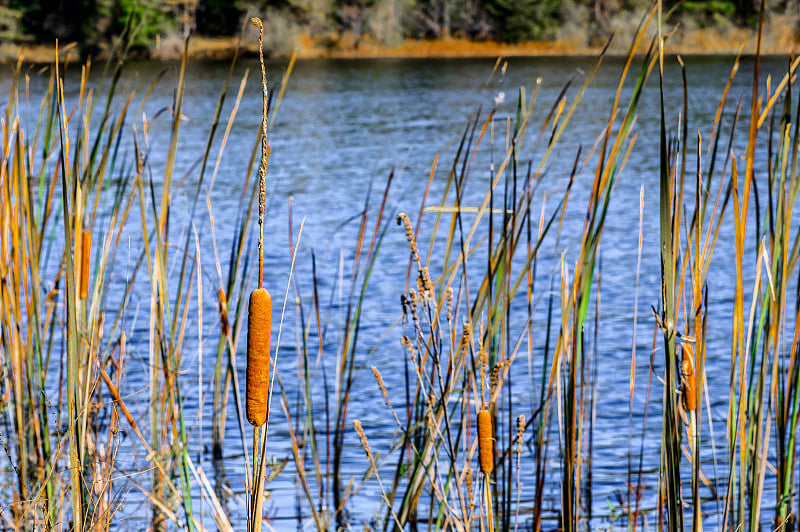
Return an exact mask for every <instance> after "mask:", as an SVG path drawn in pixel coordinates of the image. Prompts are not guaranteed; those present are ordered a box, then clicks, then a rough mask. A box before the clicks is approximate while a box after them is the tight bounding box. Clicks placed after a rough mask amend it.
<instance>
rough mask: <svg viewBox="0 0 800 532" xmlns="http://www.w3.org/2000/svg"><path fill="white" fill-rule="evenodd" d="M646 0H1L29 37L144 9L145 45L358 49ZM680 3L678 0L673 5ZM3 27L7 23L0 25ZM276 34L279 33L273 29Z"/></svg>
mask: <svg viewBox="0 0 800 532" xmlns="http://www.w3.org/2000/svg"><path fill="white" fill-rule="evenodd" d="M641 3H642V2H641V1H638V0H167V1H164V2H156V1H153V0H0V7H9V8H11V9H12V10H16V11H17V12H19V13H21V20H22V24H21V27H20V28H19V30H18V31H19V36H18V37H19V38H20V40H22V39H24V40H34V41H35V42H43V43H49V42H52V41H53V40H54V39H56V38H57V39H59V40H61V41H67V42H69V41H78V42H80V43H81V45H82V46H83V47H88V48H90V49H91V48H93V47H97V46H103V45H107V44H108V43H109V42H110V39H111V37H112V36H113V35H116V34H118V33H119V31H120V30H121V29H122V28H123V27H124V24H125V21H126V19H127V17H128V15H129V14H130V13H131V12H132V11H134V8H136V15H135V17H134V21H133V22H134V27H137V26H138V32H137V37H136V40H135V43H134V44H135V45H137V46H141V47H145V46H152V42H153V40H154V38H155V36H156V35H161V36H162V37H168V36H178V35H180V34H181V33H184V32H186V31H194V32H196V33H199V34H201V35H209V36H231V35H236V34H237V32H238V31H239V28H240V27H241V25H242V22H243V21H244V20H246V18H247V17H248V16H250V15H259V16H261V17H262V18H264V19H265V22H266V23H267V25H268V27H270V26H272V27H274V29H275V32H278V30H280V33H283V34H285V35H287V36H292V37H293V36H296V35H297V34H299V33H303V34H305V35H308V36H309V37H311V38H314V39H316V40H318V41H320V40H321V41H323V42H329V43H330V44H336V43H339V42H340V40H341V39H342V37H343V36H345V35H346V36H348V38H349V39H350V41H348V42H351V43H352V45H353V46H358V45H359V43H360V42H362V40H363V39H365V38H369V39H372V40H373V41H376V42H382V43H384V44H397V43H398V42H400V41H401V40H402V39H405V38H448V37H460V38H467V39H477V40H481V39H496V40H502V41H511V42H515V41H522V40H527V39H547V38H552V37H556V36H558V35H559V33H558V32H559V29H561V28H563V27H565V26H569V27H573V28H575V27H577V28H580V31H581V32H583V33H585V34H586V35H585V37H586V38H588V39H590V40H591V39H594V38H597V37H605V36H607V34H609V33H610V32H611V31H612V30H613V28H612V27H611V25H610V24H609V19H610V18H611V17H614V16H615V15H617V14H620V15H624V14H625V13H628V14H630V13H636V12H639V11H641V10H642V9H644V8H645V7H646V6H642V5H640V4H641ZM670 3H672V4H677V3H678V2H676V1H674V0H673V1H672V2H668V3H667V5H666V7H670V6H669V4H670ZM770 4H774V5H772V6H771V7H772V9H773V10H774V11H775V12H778V13H790V12H796V11H797V10H798V0H773V1H772V2H770ZM754 14H755V4H754V3H753V2H752V1H750V0H692V1H691V2H684V3H683V4H681V5H680V7H679V8H678V15H679V16H683V17H685V18H687V20H689V19H690V23H691V24H697V25H701V26H706V25H714V26H723V27H724V26H731V25H737V26H743V25H746V26H753V25H754V24H755V16H754ZM0 23H2V21H0ZM267 38H270V34H269V32H267Z"/></svg>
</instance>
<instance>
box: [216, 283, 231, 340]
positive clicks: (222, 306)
mask: <svg viewBox="0 0 800 532" xmlns="http://www.w3.org/2000/svg"><path fill="white" fill-rule="evenodd" d="M217 299H218V300H219V321H220V323H221V325H222V336H225V337H227V336H228V335H229V334H230V332H231V328H230V324H229V323H228V300H227V298H226V297H225V291H224V290H223V289H222V288H221V287H220V289H219V290H217Z"/></svg>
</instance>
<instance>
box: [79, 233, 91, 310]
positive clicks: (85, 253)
mask: <svg viewBox="0 0 800 532" xmlns="http://www.w3.org/2000/svg"><path fill="white" fill-rule="evenodd" d="M91 254H92V233H91V231H89V230H86V229H84V230H83V231H81V299H86V298H87V297H89V258H90V256H91Z"/></svg>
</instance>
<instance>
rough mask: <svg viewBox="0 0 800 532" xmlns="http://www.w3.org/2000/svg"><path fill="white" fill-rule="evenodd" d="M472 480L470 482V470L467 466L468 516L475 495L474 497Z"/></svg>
mask: <svg viewBox="0 0 800 532" xmlns="http://www.w3.org/2000/svg"><path fill="white" fill-rule="evenodd" d="M474 489H475V487H474V486H473V480H472V468H471V467H469V466H467V499H469V514H470V515H472V507H473V506H474V505H475V495H474Z"/></svg>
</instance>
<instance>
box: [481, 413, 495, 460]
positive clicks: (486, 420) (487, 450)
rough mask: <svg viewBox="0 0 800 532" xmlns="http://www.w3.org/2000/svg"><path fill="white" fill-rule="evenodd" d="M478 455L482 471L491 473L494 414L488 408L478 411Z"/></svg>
mask: <svg viewBox="0 0 800 532" xmlns="http://www.w3.org/2000/svg"><path fill="white" fill-rule="evenodd" d="M478 455H479V459H480V463H481V471H482V472H483V474H484V475H489V474H490V473H491V472H492V467H493V466H494V438H492V415H491V414H490V413H489V411H488V410H481V411H480V412H478Z"/></svg>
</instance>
